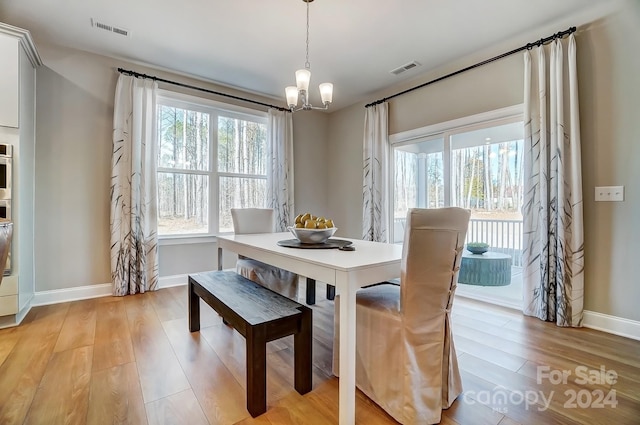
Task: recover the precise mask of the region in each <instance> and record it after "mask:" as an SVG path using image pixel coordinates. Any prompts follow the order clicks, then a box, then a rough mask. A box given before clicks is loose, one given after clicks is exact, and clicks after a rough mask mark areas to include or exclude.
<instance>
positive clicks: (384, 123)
mask: <svg viewBox="0 0 640 425" xmlns="http://www.w3.org/2000/svg"><path fill="white" fill-rule="evenodd" d="M388 116H389V104H388V103H387V102H384V103H381V104H378V105H375V106H371V107H369V108H367V109H366V115H365V117H364V145H363V153H364V156H363V159H364V168H363V182H362V239H364V240H368V241H378V242H387V238H388V235H389V232H388V227H389V219H388V217H389V189H388V186H389V172H388V169H389V163H388V162H389V129H388Z"/></svg>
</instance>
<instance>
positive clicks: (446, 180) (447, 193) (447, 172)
mask: <svg viewBox="0 0 640 425" xmlns="http://www.w3.org/2000/svg"><path fill="white" fill-rule="evenodd" d="M443 137H444V152H443V153H442V170H443V172H442V173H443V176H442V182H443V184H444V206H445V207H450V206H451V191H452V189H453V188H452V187H451V133H449V132H446V133H444V135H443Z"/></svg>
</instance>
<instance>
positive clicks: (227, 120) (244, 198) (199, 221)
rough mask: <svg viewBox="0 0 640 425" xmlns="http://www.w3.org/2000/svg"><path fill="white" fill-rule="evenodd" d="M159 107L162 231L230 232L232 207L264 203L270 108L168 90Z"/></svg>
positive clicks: (161, 233)
mask: <svg viewBox="0 0 640 425" xmlns="http://www.w3.org/2000/svg"><path fill="white" fill-rule="evenodd" d="M157 112H158V114H157V138H158V181H157V186H158V235H159V236H176V235H180V236H187V235H190V236H193V235H215V234H216V233H222V232H231V231H233V224H232V221H231V208H250V207H264V206H265V204H266V179H267V171H266V170H267V119H266V114H264V113H261V112H259V111H252V110H248V109H245V108H236V107H232V106H230V105H223V104H219V103H214V102H210V101H207V100H204V99H198V98H194V97H187V96H179V95H176V94H173V93H168V92H163V93H162V95H161V96H159V98H158V111H157Z"/></svg>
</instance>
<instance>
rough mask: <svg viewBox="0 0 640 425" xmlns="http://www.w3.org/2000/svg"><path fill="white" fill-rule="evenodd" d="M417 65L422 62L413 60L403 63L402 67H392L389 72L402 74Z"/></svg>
mask: <svg viewBox="0 0 640 425" xmlns="http://www.w3.org/2000/svg"><path fill="white" fill-rule="evenodd" d="M417 66H420V64H419V63H418V62H416V61H413V62H409V63H406V64H404V65H402V66H400V67H398V68H396V69H392V70H391V71H389V72H390V73H392V74H393V75H400V74H402V73H403V72H405V71H408V70H410V69H412V68H415V67H417Z"/></svg>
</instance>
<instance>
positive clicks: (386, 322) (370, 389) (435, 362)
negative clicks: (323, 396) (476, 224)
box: [333, 208, 470, 424]
mask: <svg viewBox="0 0 640 425" xmlns="http://www.w3.org/2000/svg"><path fill="white" fill-rule="evenodd" d="M469 217H470V212H469V211H468V210H465V209H462V208H439V209H411V210H409V212H408V213H407V223H406V228H405V238H404V244H403V249H402V261H401V274H400V285H399V286H398V285H385V284H382V285H376V286H372V287H368V288H364V289H362V290H360V291H358V292H357V294H356V317H357V319H356V385H357V387H358V388H360V390H362V392H364V393H365V394H366V395H367V396H368V397H369V398H371V399H372V400H373V401H375V402H376V404H378V405H379V406H380V407H382V408H383V409H384V410H385V411H386V412H387V413H389V414H390V415H391V416H393V418H395V419H396V420H397V421H398V422H400V423H403V424H435V423H439V422H440V417H441V413H442V409H446V408H448V407H450V406H451V404H452V403H453V402H454V400H455V399H456V397H457V396H458V395H459V394H460V393H461V392H462V382H461V379H460V372H459V370H458V363H457V359H456V352H455V349H454V345H453V339H452V334H451V317H450V315H451V307H452V304H453V295H454V293H455V290H456V284H457V277H458V269H459V267H460V260H461V257H462V250H463V246H464V239H465V236H466V233H467V226H468V224H469ZM334 322H335V328H334V347H333V371H334V374H335V375H336V376H337V375H339V370H338V367H339V357H338V356H339V353H340V347H339V338H340V335H339V329H340V327H339V323H340V296H339V295H338V296H336V300H335V321H334Z"/></svg>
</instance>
